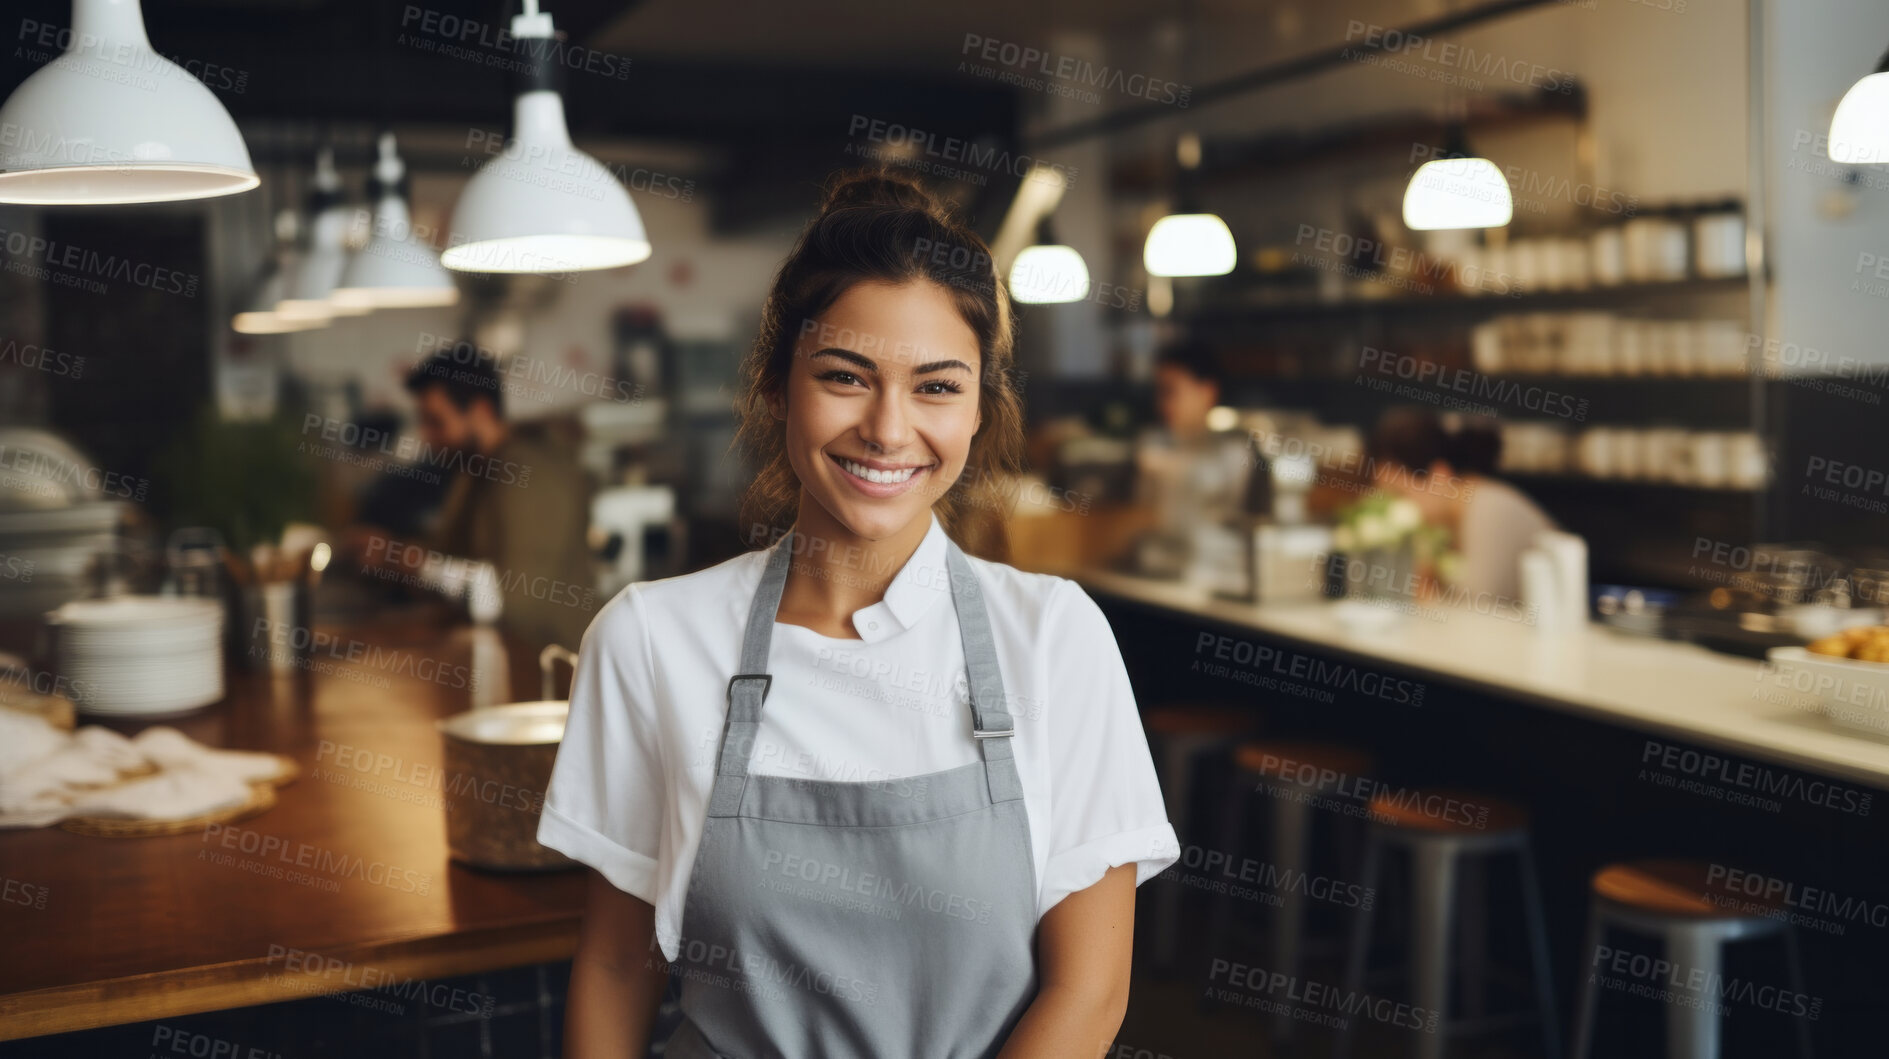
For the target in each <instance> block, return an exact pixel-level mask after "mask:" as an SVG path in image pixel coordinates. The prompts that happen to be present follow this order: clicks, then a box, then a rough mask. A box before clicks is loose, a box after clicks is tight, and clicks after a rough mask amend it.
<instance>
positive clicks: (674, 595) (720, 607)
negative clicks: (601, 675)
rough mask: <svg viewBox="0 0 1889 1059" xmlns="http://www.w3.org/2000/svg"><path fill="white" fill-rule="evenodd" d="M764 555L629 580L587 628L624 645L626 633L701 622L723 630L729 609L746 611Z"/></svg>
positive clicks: (750, 553)
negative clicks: (671, 573) (641, 579)
mask: <svg viewBox="0 0 1889 1059" xmlns="http://www.w3.org/2000/svg"><path fill="white" fill-rule="evenodd" d="M767 554H768V553H767V550H766V549H758V550H754V551H747V552H743V553H741V554H739V555H736V556H733V557H731V558H728V559H724V560H722V561H721V562H719V563H716V564H714V565H713V566H706V567H703V568H702V569H700V570H694V571H691V572H689V573H686V574H676V575H674V576H672V577H659V578H656V579H654V580H650V581H633V582H631V583H630V584H628V585H625V586H624V587H623V589H622V590H621V591H619V592H618V593H617V594H616V595H614V596H612V597H610V600H609V601H608V602H606V603H605V604H604V605H603V607H601V608H600V609H599V610H598V611H597V617H596V619H595V620H594V621H592V622H591V626H590V627H591V630H592V631H593V632H598V631H601V632H602V633H603V634H605V635H606V636H608V638H609V639H610V640H611V641H613V642H623V641H622V637H621V634H623V633H626V632H638V633H643V632H647V631H649V630H654V629H664V630H674V629H677V628H680V627H687V626H689V625H693V624H697V623H700V622H703V621H711V622H714V623H715V624H716V626H717V627H718V628H725V627H726V624H727V613H725V612H726V611H727V610H728V609H729V608H731V607H733V608H737V609H739V610H740V611H741V612H742V613H744V614H745V613H746V608H747V603H748V601H749V600H750V599H751V598H752V597H753V595H754V588H755V586H756V585H757V584H759V583H760V580H761V568H762V566H763V564H765V562H766V561H767Z"/></svg>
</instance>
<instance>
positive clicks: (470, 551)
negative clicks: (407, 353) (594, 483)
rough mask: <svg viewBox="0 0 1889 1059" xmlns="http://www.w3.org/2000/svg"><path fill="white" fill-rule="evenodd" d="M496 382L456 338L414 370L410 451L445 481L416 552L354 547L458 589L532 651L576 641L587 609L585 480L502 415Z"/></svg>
mask: <svg viewBox="0 0 1889 1059" xmlns="http://www.w3.org/2000/svg"><path fill="white" fill-rule="evenodd" d="M501 382H502V380H501V378H500V375H499V372H498V368H497V365H496V364H495V363H494V361H493V359H492V357H491V356H490V355H489V354H486V353H484V352H483V351H471V352H468V347H466V346H464V345H461V346H459V347H456V348H454V349H446V350H441V351H439V352H437V353H434V354H433V355H432V356H430V357H428V358H427V359H426V360H425V361H423V362H421V363H420V364H419V365H418V366H417V367H415V368H414V369H413V371H412V373H411V374H410V375H409V376H408V377H407V381H406V388H407V391H408V392H409V393H411V394H413V397H414V403H415V405H416V411H417V413H418V420H419V433H420V438H421V441H422V443H423V445H424V448H423V450H422V453H421V457H422V459H423V460H424V461H425V462H427V463H429V464H431V465H433V466H435V467H438V468H440V469H441V470H443V471H448V472H450V477H451V480H450V484H448V486H447V487H446V497H445V500H444V501H443V503H442V505H441V509H440V514H439V518H438V521H437V523H436V525H435V529H434V531H433V532H432V534H431V535H430V538H429V539H428V540H427V541H426V542H425V544H426V548H425V549H424V551H425V554H424V555H422V554H419V553H420V552H421V551H422V549H414V548H390V547H387V546H385V545H384V544H383V545H382V546H381V547H379V548H378V549H377V548H375V547H374V545H373V543H372V541H371V540H370V541H369V542H368V543H367V544H366V546H365V547H364V548H363V557H364V559H365V561H367V562H368V563H369V564H371V565H375V566H379V567H382V568H400V569H404V570H406V571H407V572H408V573H409V574H411V575H413V576H415V577H417V578H418V580H419V581H420V582H421V583H423V584H425V585H427V586H429V587H432V588H435V589H437V590H438V591H441V592H443V593H445V594H447V595H449V596H453V597H455V598H459V599H464V600H465V601H466V603H467V605H468V607H469V609H470V610H471V612H472V615H473V617H474V618H475V619H478V620H491V619H493V618H494V617H496V619H497V621H498V622H499V624H500V626H501V627H502V628H504V629H505V630H506V631H507V632H509V633H511V634H513V635H515V636H517V637H519V638H520V639H521V640H523V641H525V642H527V643H529V644H530V645H531V647H532V648H533V649H537V648H541V647H543V646H544V645H546V644H551V643H558V644H563V645H564V646H566V647H571V648H575V647H576V646H577V644H578V643H579V642H580V641H581V640H582V639H583V634H584V630H585V629H586V628H587V627H588V626H589V624H590V620H591V618H592V617H593V616H595V614H596V610H597V599H596V576H595V573H594V571H593V569H592V567H591V559H590V549H589V545H588V542H587V536H586V535H587V531H588V528H589V521H590V493H591V488H590V482H589V478H588V476H587V475H586V474H585V473H584V470H583V469H582V468H581V467H579V466H578V465H577V462H576V460H575V458H574V457H573V455H572V454H571V453H569V452H566V451H562V450H560V448H559V447H558V446H556V445H555V444H553V443H551V442H549V441H548V440H543V439H539V438H535V437H531V436H529V435H528V434H527V433H526V432H525V431H523V430H520V429H518V428H517V427H515V426H514V425H512V424H508V423H507V422H506V421H505V417H504V389H503V386H502V385H501Z"/></svg>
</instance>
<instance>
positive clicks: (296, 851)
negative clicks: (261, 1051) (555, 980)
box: [0, 620, 584, 1040]
mask: <svg viewBox="0 0 1889 1059" xmlns="http://www.w3.org/2000/svg"><path fill="white" fill-rule="evenodd" d="M317 629H318V630H319V631H322V632H326V633H329V634H330V635H331V636H332V637H333V638H334V639H332V640H331V641H329V643H330V644H331V646H329V647H328V649H326V650H323V651H318V652H316V653H314V654H313V656H312V658H310V659H308V660H307V664H306V665H305V666H304V667H302V668H299V669H297V670H294V671H290V672H287V673H282V674H274V673H271V672H268V671H266V670H265V671H262V672H236V673H231V674H229V678H228V679H229V683H228V686H227V695H226V696H225V698H224V700H223V701H222V702H220V703H218V704H216V705H214V706H211V707H209V708H207V709H205V710H203V711H201V712H199V713H196V714H194V715H191V716H188V717H185V718H182V719H178V720H172V721H166V722H163V723H168V724H171V725H173V726H174V727H176V728H178V729H179V730H181V731H183V732H184V733H185V734H186V735H188V736H190V737H191V738H193V739H196V740H197V741H199V742H201V743H205V744H207V745H211V746H223V747H235V748H242V749H252V750H270V751H275V752H278V753H282V754H287V755H289V756H291V757H293V758H295V759H296V760H297V762H299V763H300V765H301V775H300V777H299V778H298V779H296V780H295V781H294V782H293V783H291V784H289V785H288V786H286V787H283V788H281V789H280V790H279V791H278V792H277V795H278V801H277V803H276V805H275V806H274V807H273V808H270V809H268V810H266V811H264V812H262V813H261V814H259V815H256V816H254V817H251V818H249V819H246V820H240V821H236V822H232V823H230V824H227V825H218V826H212V827H209V828H202V829H198V830H193V831H191V832H189V833H186V834H182V835H176V836H170V837H157V838H96V837H88V836H84V835H79V834H75V833H72V832H69V831H65V830H63V829H61V828H58V827H47V828H37V829H29V830H9V831H0V876H4V877H5V881H6V898H7V899H6V901H5V902H0V935H4V936H5V938H6V945H5V949H6V955H7V958H6V959H5V960H0V1040H12V1039H17V1038H22V1037H35V1036H40V1035H43V1034H50V1033H61V1032H67V1031H71V1030H80V1029H88V1028H92V1027H98V1026H107V1025H116V1024H121V1023H128V1022H140V1021H144V1020H148V1019H158V1018H169V1017H172V1016H176V1015H183V1014H190V1013H195V1012H202V1011H214V1010H221V1009H226V1008H233V1007H242V1006H248V1005H252V1004H261V1003H269V1002H273V1001H279V1000H292V999H300V998H303V997H308V996H312V995H317V994H321V993H332V992H338V991H343V990H348V989H359V988H363V987H379V988H387V989H391V990H403V989H404V990H409V991H410V990H413V989H422V990H424V989H427V988H430V986H429V980H432V979H437V978H440V977H442V976H453V975H462V974H472V973H476V972H482V971H491V970H497V969H501V968H507V967H517V966H524V965H528V964H534V963H543V962H549V961H554V960H560V959H567V958H569V957H570V955H571V954H572V953H573V952H574V951H575V948H576V939H577V928H578V923H579V919H580V917H581V914H582V910H583V895H584V873H583V872H581V871H575V870H562V871H552V872H542V873H500V872H491V871H482V870H475V869H469V868H466V867H463V866H460V865H458V864H456V863H453V862H451V861H449V860H448V857H447V842H446V815H445V811H444V809H443V806H442V800H443V797H444V794H443V791H442V789H441V782H442V776H441V769H442V764H441V762H442V757H443V747H442V744H441V739H440V735H439V733H438V731H437V730H436V729H435V726H434V722H435V721H436V720H438V719H439V718H441V717H444V716H448V715H450V714H453V713H457V712H459V711H461V710H464V709H467V708H468V707H470V706H471V705H473V704H474V699H475V698H477V699H480V700H481V701H480V703H479V704H481V705H489V704H495V703H498V702H506V701H518V700H531V699H537V698H538V697H539V694H540V692H539V688H538V679H539V676H538V672H537V663H536V659H535V657H533V656H532V655H531V654H530V653H528V652H526V651H524V650H522V649H520V647H519V646H518V645H516V644H509V643H507V642H505V641H503V640H502V639H501V638H500V637H499V635H498V634H497V633H495V632H492V631H491V630H475V629H470V628H466V627H463V626H462V627H457V628H448V627H441V626H439V625H434V624H429V623H424V622H415V621H412V620H400V621H391V622H381V623H374V624H363V625H347V626H338V627H331V626H317ZM333 644H339V645H340V646H332V645H333ZM357 645H358V649H357ZM350 656H352V657H350ZM475 675H476V676H477V678H478V679H476V680H475V679H474V677H475ZM564 675H565V674H563V673H561V674H560V677H561V678H562V677H563V676H564ZM560 686H563V685H560ZM92 720H93V719H91V718H88V717H84V716H81V717H80V723H81V724H88V723H92ZM112 726H113V727H115V728H118V729H119V730H121V731H125V732H127V733H128V734H129V733H132V732H135V731H136V730H137V729H138V728H140V727H143V725H133V724H121V723H114V724H113V725H112ZM409 995H411V994H410V993H409Z"/></svg>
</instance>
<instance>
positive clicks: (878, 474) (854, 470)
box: [840, 459, 918, 485]
mask: <svg viewBox="0 0 1889 1059" xmlns="http://www.w3.org/2000/svg"><path fill="white" fill-rule="evenodd" d="M840 466H842V467H844V468H846V472H847V473H848V474H852V475H856V476H858V477H860V478H864V479H865V480H866V481H868V482H877V483H879V484H880V485H893V484H896V483H898V482H903V481H905V480H906V479H907V478H910V477H911V476H912V475H914V474H917V473H918V468H916V467H906V468H903V469H901V470H896V471H875V470H873V469H872V468H870V467H868V466H866V465H865V464H863V463H854V462H853V461H851V460H848V459H842V460H840Z"/></svg>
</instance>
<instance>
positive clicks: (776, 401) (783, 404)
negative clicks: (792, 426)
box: [767, 390, 787, 419]
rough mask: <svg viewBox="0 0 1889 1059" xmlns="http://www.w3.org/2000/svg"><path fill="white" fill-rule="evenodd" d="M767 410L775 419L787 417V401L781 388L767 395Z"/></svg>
mask: <svg viewBox="0 0 1889 1059" xmlns="http://www.w3.org/2000/svg"><path fill="white" fill-rule="evenodd" d="M767 410H768V413H769V414H770V415H772V416H773V417H774V418H775V419H786V418H787V401H786V399H785V398H783V397H782V396H781V392H780V391H779V390H775V391H774V392H773V393H770V394H768V395H767Z"/></svg>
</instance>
